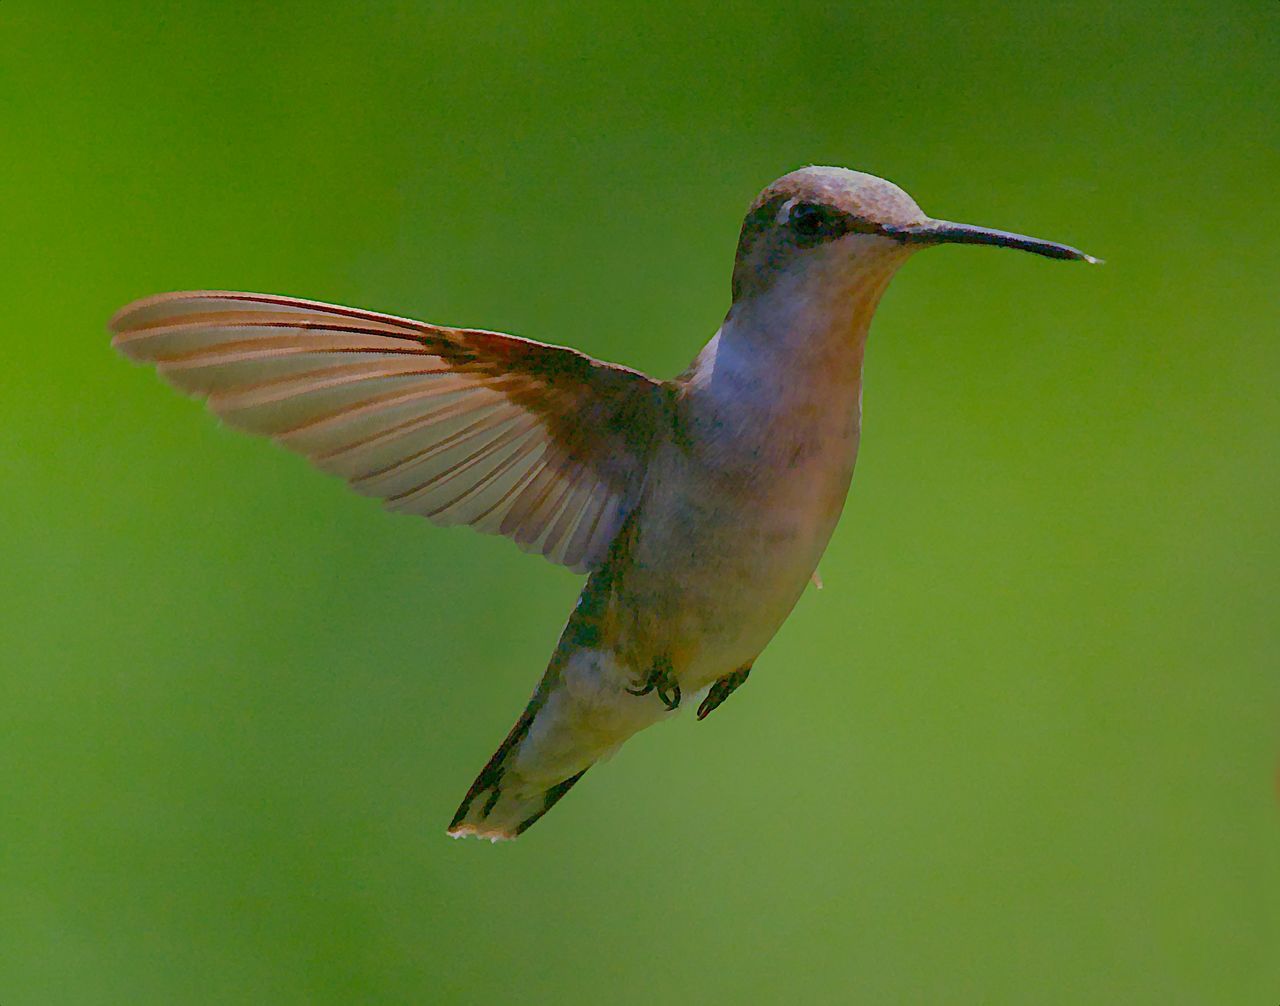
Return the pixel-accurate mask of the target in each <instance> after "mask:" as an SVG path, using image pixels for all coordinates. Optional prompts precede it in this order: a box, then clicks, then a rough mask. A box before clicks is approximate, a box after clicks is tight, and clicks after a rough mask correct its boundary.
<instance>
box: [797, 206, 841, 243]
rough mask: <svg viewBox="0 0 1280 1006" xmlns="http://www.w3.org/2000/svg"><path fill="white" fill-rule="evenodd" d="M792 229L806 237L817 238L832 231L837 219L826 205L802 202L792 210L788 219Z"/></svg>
mask: <svg viewBox="0 0 1280 1006" xmlns="http://www.w3.org/2000/svg"><path fill="white" fill-rule="evenodd" d="M788 222H789V223H790V224H791V227H792V229H793V230H794V231H795V232H796V233H797V234H799V235H800V236H801V237H804V238H816V237H820V236H822V235H824V234H827V233H830V232H831V231H832V230H833V228H834V224H835V221H834V220H833V219H832V215H831V214H830V213H829V212H828V211H827V209H826V208H825V207H822V206H814V205H813V204H812V203H801V204H800V205H799V206H796V207H794V208H793V209H792V210H791V219H790V220H789V221H788Z"/></svg>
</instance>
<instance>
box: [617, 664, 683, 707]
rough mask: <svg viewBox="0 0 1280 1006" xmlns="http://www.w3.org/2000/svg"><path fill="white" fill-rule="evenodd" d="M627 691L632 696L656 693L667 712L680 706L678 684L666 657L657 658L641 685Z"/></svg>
mask: <svg viewBox="0 0 1280 1006" xmlns="http://www.w3.org/2000/svg"><path fill="white" fill-rule="evenodd" d="M627 691H628V692H630V693H631V694H632V695H648V694H649V693H650V692H657V693H658V699H659V700H660V701H661V702H662V704H663V705H664V706H666V707H667V709H669V710H670V709H675V708H676V707H677V706H678V705H680V682H678V681H677V680H676V679H675V675H674V674H673V673H672V670H671V661H670V660H669V659H668V658H666V657H659V658H658V659H657V660H655V661H654V662H653V666H652V667H650V668H649V675H648V677H646V678H645V679H644V684H643V685H641V686H640V687H639V688H628V689H627Z"/></svg>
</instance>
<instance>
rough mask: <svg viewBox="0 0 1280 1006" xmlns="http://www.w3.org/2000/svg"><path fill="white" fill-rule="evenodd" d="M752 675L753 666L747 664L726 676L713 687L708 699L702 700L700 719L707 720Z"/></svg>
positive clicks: (699, 708) (699, 710)
mask: <svg viewBox="0 0 1280 1006" xmlns="http://www.w3.org/2000/svg"><path fill="white" fill-rule="evenodd" d="M750 673H751V665H750V664H747V666H746V667H739V668H738V669H737V670H736V671H734V672H733V673H732V674H726V675H725V676H724V677H723V678H720V679H719V680H718V681H717V682H716V683H715V684H714V685H712V686H711V690H710V691H709V692H707V697H706V698H705V699H703V700H702V705H700V706H698V719H700V720H704V719H706V718H707V716H708V715H709V714H710V713H711V710H713V709H715V707H716V706H718V705H720V703H721V702H723V701H724V700H725V699H727V698H728V697H729V696H730V695H732V694H733V693H734V692H735V691H736V690H737V688H738V687H739V686H740V685H741V684H742V683H743V682H744V681H746V680H747V675H748V674H750Z"/></svg>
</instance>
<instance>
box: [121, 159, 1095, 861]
mask: <svg viewBox="0 0 1280 1006" xmlns="http://www.w3.org/2000/svg"><path fill="white" fill-rule="evenodd" d="M942 244H977V245H993V246H997V247H1002V248H1013V249H1020V250H1023V251H1027V252H1032V253H1034V254H1037V255H1041V256H1046V257H1048V258H1052V259H1066V260H1078V261H1085V262H1097V261H1099V260H1098V259H1095V258H1094V257H1093V256H1090V255H1086V254H1085V253H1084V252H1082V251H1079V250H1078V249H1076V248H1073V247H1070V246H1068V245H1064V244H1059V243H1056V242H1052V241H1043V240H1040V239H1037V238H1032V237H1027V236H1025V235H1021V234H1015V233H1011V232H1007V231H1000V230H993V229H990V228H986V227H978V226H973V225H968V224H960V223H953V222H950V221H947V220H939V219H933V218H931V217H929V216H927V215H926V214H925V213H924V212H923V211H922V210H921V209H920V207H919V206H918V205H917V204H916V202H915V200H913V199H912V198H911V197H910V196H909V195H908V194H907V193H906V192H905V191H903V190H902V189H901V188H899V187H898V186H897V185H895V184H893V183H892V182H889V181H887V180H885V179H882V178H879V177H876V176H874V175H871V174H867V173H863V172H858V171H853V170H849V169H846V168H839V167H826V166H810V167H804V168H801V169H799V170H796V171H792V172H790V173H788V174H785V175H783V176H782V177H780V178H778V179H777V180H775V181H774V182H772V183H771V184H769V185H768V186H766V187H765V188H764V189H763V191H761V192H760V194H759V195H758V196H757V197H756V199H755V200H754V202H752V203H751V205H750V208H749V209H748V211H747V214H746V217H745V220H744V222H743V225H742V230H741V233H740V236H739V239H738V245H737V252H736V256H735V261H734V266H733V273H732V300H731V304H730V307H729V310H728V313H727V314H726V316H725V318H724V322H723V323H722V325H721V326H720V328H719V330H718V331H717V332H716V333H715V335H714V336H712V338H711V340H710V341H709V342H708V343H707V344H706V346H705V347H704V348H703V349H702V350H701V351H700V352H699V353H698V354H697V356H696V357H695V358H694V360H693V362H692V363H691V364H690V366H689V367H688V368H687V369H686V370H685V371H684V372H683V373H681V374H679V375H678V376H676V377H675V378H673V379H669V380H659V379H656V378H653V377H650V376H648V375H646V374H643V373H641V372H639V371H636V370H632V369H629V368H627V367H623V366H618V365H615V364H611V363H605V362H602V361H599V360H596V359H593V358H591V357H589V356H586V355H584V354H582V353H580V352H578V351H577V350H574V349H571V348H566V347H562V346H556V345H550V344H544V343H541V342H534V341H532V340H528V339H524V338H520V337H516V336H512V335H505V334H501V333H498V332H490V331H484V330H479V329H467V328H453V327H448V326H444V325H434V324H427V323H424V322H419V321H413V320H410V319H407V318H401V317H396V316H392V315H387V314H379V313H374V312H371V311H364V310H358V309H355V308H350V307H340V306H337V305H333V304H326V303H320V302H317V301H310V300H301V299H297V298H294V297H286V296H272V295H265V294H255V293H234V292H227V291H207V290H206V291H191V292H179V293H167V294H160V295H157V296H153V297H149V298H145V299H142V300H138V301H135V302H133V303H131V304H128V305H126V306H125V307H123V308H121V310H120V311H119V312H117V313H116V315H115V316H114V317H113V318H112V319H111V321H110V322H109V329H110V331H111V332H112V333H113V339H112V343H113V345H114V346H115V348H116V349H117V350H119V351H120V352H121V353H123V354H124V355H125V356H126V357H128V358H129V359H130V360H133V361H137V362H144V363H149V364H154V365H155V368H156V370H157V371H158V373H159V374H160V376H161V377H162V378H164V379H165V380H167V381H168V382H169V383H171V384H172V385H174V386H175V387H176V388H177V389H178V390H180V391H182V392H184V393H186V394H188V395H191V396H194V397H197V398H203V399H205V400H206V401H207V403H208V405H209V407H210V408H211V409H212V411H213V412H214V413H215V414H216V415H217V416H219V417H220V418H221V419H222V420H223V421H224V422H225V423H227V424H228V425H229V426H231V427H234V428H238V429H242V430H246V431H249V432H252V433H256V434H260V435H263V436H267V437H270V438H272V439H273V440H275V441H276V442H278V443H280V444H282V445H284V446H285V447H286V448H289V449H291V450H293V451H296V452H299V453H301V454H303V455H305V456H306V457H307V458H309V459H310V460H311V461H312V462H313V463H314V464H315V465H316V466H317V467H319V468H320V469H321V470H323V471H325V472H329V473H332V474H335V475H338V476H341V477H343V478H344V479H346V480H347V481H348V482H349V483H350V485H351V486H352V487H353V488H354V489H355V490H356V491H357V492H359V493H362V494H365V495H368V496H373V497H378V498H381V499H382V500H383V501H384V502H385V505H386V507H387V508H388V509H390V510H391V511H394V512H400V513H410V514H417V515H420V516H423V517H426V518H427V519H428V520H430V521H432V522H434V523H436V524H440V525H468V526H470V527H472V528H474V529H476V530H478V531H481V532H486V533H492V534H500V535H505V536H506V537H508V538H510V539H512V540H514V542H515V543H516V544H517V545H518V546H519V547H520V548H522V549H524V550H526V551H529V552H536V553H540V554H542V555H543V556H545V557H546V558H548V559H550V560H551V561H552V562H553V563H558V564H560V565H562V566H565V567H568V568H569V569H571V570H573V571H575V572H577V573H581V574H587V579H586V582H585V585H584V586H583V589H582V592H581V594H580V595H579V597H578V600H577V603H576V605H575V606H574V608H573V610H572V612H571V613H570V615H569V618H568V622H567V624H566V625H565V628H564V630H563V632H562V634H561V636H560V639H559V642H558V643H557V645H556V647H555V650H554V651H553V653H552V655H551V658H550V661H549V663H548V665H547V667H546V670H545V672H544V674H543V676H542V678H541V680H540V681H539V683H538V685H537V687H536V689H535V690H534V692H533V695H532V697H531V698H530V699H529V701H528V703H527V705H526V706H525V709H524V711H523V712H522V713H521V714H520V716H519V718H518V719H517V720H516V723H515V725H514V726H513V727H512V728H511V729H510V731H509V732H508V733H507V735H506V738H505V739H504V740H503V741H502V743H501V744H500V745H499V747H498V749H497V751H496V752H495V753H494V754H493V756H492V757H491V758H490V759H489V761H488V762H487V763H486V764H485V766H484V768H483V769H482V770H481V771H480V773H479V775H478V776H477V777H476V778H475V781H474V782H473V783H472V784H471V786H470V788H469V789H468V790H467V793H466V796H465V797H464V798H463V800H462V803H461V805H460V806H459V807H458V810H457V812H456V814H455V815H454V816H453V819H452V820H451V821H450V823H449V826H448V829H447V832H448V834H449V835H451V836H453V837H463V836H475V837H478V838H487V839H490V840H492V841H495V842H496V841H498V840H502V839H513V838H515V837H517V836H518V835H520V834H522V833H523V832H524V831H526V830H527V829H528V828H529V827H530V826H531V825H532V824H533V823H534V822H536V821H538V820H539V819H540V818H541V817H542V816H543V815H544V814H545V813H546V812H547V811H548V810H550V809H551V808H552V807H553V806H554V805H555V804H556V803H557V802H558V801H559V800H560V799H561V798H562V797H563V796H564V795H565V794H566V793H567V792H568V791H569V789H570V788H571V787H573V786H574V785H575V784H576V783H577V782H578V781H579V780H580V779H581V778H582V777H583V775H584V774H585V773H586V772H587V770H588V769H589V768H591V766H592V765H594V764H595V763H596V762H599V761H601V760H603V759H605V758H608V757H609V756H611V755H612V754H613V753H614V752H615V751H616V750H617V749H618V748H619V747H620V746H621V745H622V743H623V742H624V741H626V740H627V739H628V738H629V737H631V736H632V735H634V734H635V733H637V732H638V731H640V730H642V729H644V728H646V727H648V726H651V725H652V724H654V723H657V722H659V721H662V720H665V719H668V718H670V717H672V716H674V715H675V714H676V713H677V712H678V711H679V710H681V709H682V708H684V707H686V706H689V705H692V704H693V702H697V703H698V705H697V718H698V719H699V720H701V719H704V718H705V717H706V716H707V715H708V714H710V713H711V712H713V711H714V710H716V709H718V708H719V707H720V705H721V704H722V703H724V702H725V701H726V700H727V699H728V698H729V697H730V696H731V695H733V694H734V693H735V692H736V691H737V690H738V689H739V688H741V687H742V686H743V684H744V683H745V682H746V681H747V679H748V676H749V675H750V673H751V670H752V667H753V665H754V664H755V662H756V659H757V658H758V657H759V655H760V653H761V652H762V651H763V650H764V649H765V647H766V645H767V644H768V643H769V641H770V640H771V639H772V638H773V637H774V635H775V634H776V633H777V631H778V630H779V628H780V627H781V626H782V624H783V622H784V621H785V620H786V619H787V617H788V616H789V615H790V613H791V611H792V609H793V608H794V606H795V605H796V603H797V602H798V600H799V599H800V597H801V595H802V594H803V592H804V590H805V589H806V587H807V586H808V584H809V583H810V582H811V580H815V578H816V575H817V566H818V561H819V559H820V558H821V557H822V554H823V552H824V551H825V549H826V547H827V544H828V541H829V539H830V537H831V534H832V532H833V530H834V529H835V527H836V523H837V520H838V519H839V517H840V513H841V510H842V509H843V507H844V504H845V499H846V496H847V494H848V491H849V486H850V479H851V477H852V474H853V468H854V461H855V459H856V457H857V453H858V444H859V440H860V437H861V427H862V379H863V354H864V350H865V347H866V342H867V334H868V330H869V328H870V325H871V319H872V315H873V314H874V312H875V309H876V306H877V304H878V303H879V301H880V299H881V295H882V294H883V293H884V291H885V288H886V287H887V285H888V283H889V281H890V279H891V278H892V277H893V276H894V274H895V273H896V272H897V270H898V269H899V268H900V267H901V266H902V265H903V264H904V263H905V262H906V261H907V260H908V259H909V258H910V257H911V256H912V255H914V254H915V253H916V252H917V251H920V250H922V249H925V248H930V247H933V246H936V245H942ZM815 582H816V581H815ZM686 697H688V699H686Z"/></svg>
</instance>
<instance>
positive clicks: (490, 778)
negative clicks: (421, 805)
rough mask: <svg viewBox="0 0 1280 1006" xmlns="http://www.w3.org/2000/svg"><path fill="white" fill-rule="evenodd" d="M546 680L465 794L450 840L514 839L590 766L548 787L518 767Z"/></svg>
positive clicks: (543, 703) (548, 687)
mask: <svg viewBox="0 0 1280 1006" xmlns="http://www.w3.org/2000/svg"><path fill="white" fill-rule="evenodd" d="M547 678H549V679H553V680H551V681H549V680H547V679H544V680H543V682H542V684H541V685H540V686H539V688H538V691H537V692H536V693H535V694H534V696H533V698H532V699H530V700H529V705H528V706H527V707H526V708H525V711H524V712H523V713H522V714H521V715H520V718H519V719H518V720H516V723H515V726H513V727H512V728H511V731H510V732H509V733H508V734H507V736H506V739H505V740H504V741H503V742H502V744H501V745H499V747H498V750H497V751H495V752H494V754H493V757H492V758H490V759H489V761H488V763H487V764H486V765H485V767H484V768H483V769H481V770H480V774H479V775H478V776H476V779H475V782H473V783H472V784H471V788H470V789H468V790H467V795H466V796H465V797H463V799H462V803H461V804H460V805H459V807H458V810H457V813H455V814H454V815H453V820H452V821H450V822H449V835H450V836H452V837H453V838H464V837H467V836H474V837H476V838H487V839H489V840H490V841H491V842H499V841H503V840H506V839H512V838H515V837H516V836H518V835H520V834H521V833H522V832H524V831H526V830H527V829H528V828H529V827H530V826H531V825H532V824H533V823H534V822H535V821H537V820H538V818H540V817H542V815H543V814H545V813H546V812H547V811H549V810H550V809H551V808H552V807H554V806H555V804H556V803H557V802H558V801H559V800H560V798H561V797H563V796H564V795H565V794H566V793H567V792H569V790H570V789H571V788H572V787H573V784H574V783H576V782H577V781H578V780H579V779H581V778H582V777H583V775H585V774H586V771H587V769H588V768H590V767H591V765H590V763H588V764H587V765H586V766H585V767H583V768H579V769H577V770H576V771H574V772H573V773H572V774H569V775H566V776H565V777H564V778H562V779H559V780H552V781H550V782H549V781H548V780H547V779H546V778H537V779H535V778H528V777H526V775H525V774H524V773H522V772H520V771H519V769H517V768H516V761H517V756H518V754H519V752H520V748H521V745H522V744H523V743H524V742H525V740H526V739H527V738H528V735H529V731H530V728H531V727H532V726H533V723H534V720H535V719H537V718H538V715H539V713H542V712H544V707H545V706H546V705H547V698H548V696H549V695H550V692H551V690H552V688H553V687H554V683H555V682H554V677H553V675H552V674H550V673H549V674H548V676H547ZM548 712H549V711H548Z"/></svg>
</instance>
